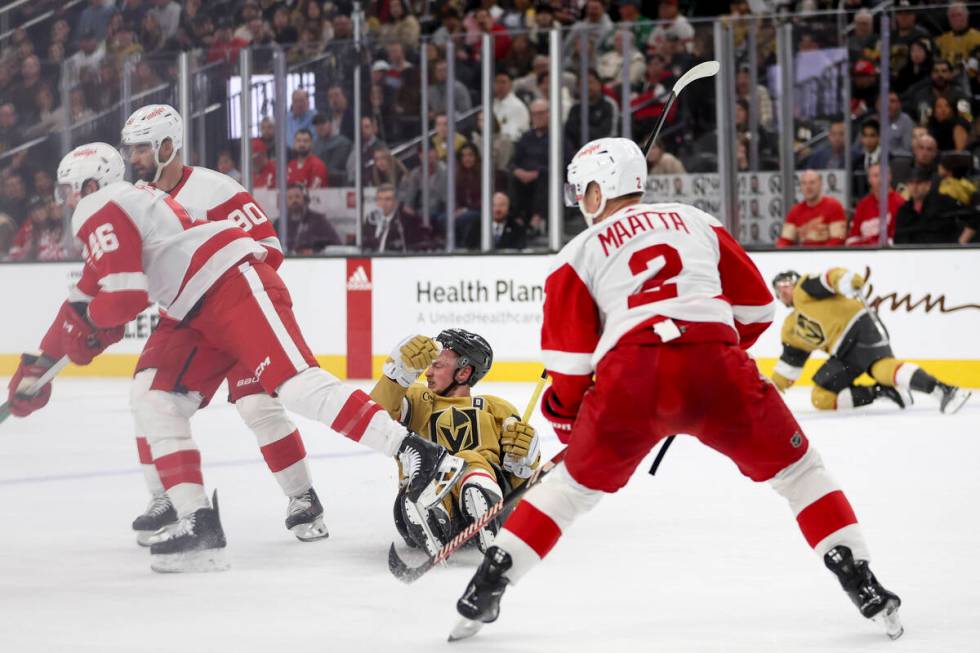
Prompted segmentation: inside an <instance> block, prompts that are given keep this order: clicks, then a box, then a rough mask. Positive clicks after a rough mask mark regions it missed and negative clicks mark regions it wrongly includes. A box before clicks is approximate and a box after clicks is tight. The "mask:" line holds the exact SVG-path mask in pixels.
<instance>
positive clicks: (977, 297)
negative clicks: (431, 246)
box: [0, 250, 980, 386]
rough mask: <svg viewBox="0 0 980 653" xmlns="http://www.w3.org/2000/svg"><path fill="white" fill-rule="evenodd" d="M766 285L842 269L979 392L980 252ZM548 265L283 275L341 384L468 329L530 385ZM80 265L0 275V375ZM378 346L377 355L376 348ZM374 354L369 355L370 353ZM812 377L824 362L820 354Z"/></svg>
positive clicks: (917, 348) (103, 367) (95, 369)
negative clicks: (411, 343)
mask: <svg viewBox="0 0 980 653" xmlns="http://www.w3.org/2000/svg"><path fill="white" fill-rule="evenodd" d="M752 258H753V260H754V261H755V262H756V264H757V265H758V266H759V268H760V270H761V271H762V274H763V276H764V277H765V278H766V279H767V280H768V279H771V278H772V276H773V275H774V274H776V273H777V272H780V271H783V270H788V269H793V270H797V271H798V272H801V273H806V272H821V271H823V270H825V269H827V268H829V267H834V266H843V267H847V268H850V269H852V270H854V271H856V272H860V273H862V274H868V275H869V289H870V296H869V302H870V303H871V304H873V305H878V306H879V309H880V315H881V318H882V320H883V322H884V323H885V325H886V326H887V328H888V330H889V332H890V334H891V339H892V344H893V348H894V350H895V353H896V355H897V356H898V357H899V358H904V359H911V360H916V361H926V362H927V364H929V365H930V366H931V367H930V369H931V370H933V371H934V372H935V373H936V374H939V375H941V376H945V377H946V378H948V379H949V380H950V381H952V382H958V383H961V384H964V385H971V386H980V345H978V344H977V340H976V334H977V333H980V291H978V290H977V286H976V279H980V252H978V251H977V250H917V251H908V250H906V251H881V252H878V251H839V250H838V251H827V252H812V251H811V252H792V251H779V252H760V253H753V254H752ZM550 260H551V257H548V256H516V255H515V256H465V257H462V256H461V257H427V258H418V257H413V258H388V257H385V258H375V259H290V260H287V262H286V263H285V264H284V265H283V267H282V269H281V272H282V275H283V277H284V279H285V280H286V283H287V285H288V286H289V290H290V293H291V295H292V298H293V304H294V310H295V312H296V316H297V319H298V321H299V324H300V326H301V327H302V329H303V333H304V334H305V336H306V339H307V341H308V342H309V344H310V347H311V348H312V349H313V351H314V352H315V353H316V354H317V356H318V358H319V360H320V362H321V364H322V365H324V367H326V368H327V369H329V370H330V371H331V372H333V373H335V374H337V375H338V376H342V377H351V378H362V377H363V376H365V375H366V372H367V370H368V369H370V370H371V373H372V374H373V375H375V376H376V375H377V374H379V373H380V369H381V365H382V363H383V361H384V358H385V356H386V355H387V353H388V352H389V351H390V350H391V349H392V348H393V347H394V346H395V345H396V344H397V343H398V342H399V341H401V340H402V339H403V338H405V337H406V336H408V335H412V334H416V333H425V334H430V335H435V334H436V333H438V332H439V331H440V330H442V329H445V328H450V327H461V328H465V329H468V330H471V331H476V332H479V333H480V334H482V335H483V336H484V337H486V338H487V340H489V342H490V343H491V345H492V346H493V348H494V353H495V365H494V368H493V370H492V371H491V373H490V377H488V378H490V379H493V380H498V381H524V380H528V379H533V378H534V376H535V375H536V374H537V372H536V370H540V367H539V363H538V361H539V360H540V349H539V334H540V326H541V309H542V304H543V299H544V279H545V276H546V274H547V271H548V267H549V265H550ZM79 268H80V266H79V265H78V264H36V265H4V266H0V279H2V287H3V288H4V289H5V292H6V293H7V296H8V297H9V298H10V300H8V301H9V304H8V305H9V306H12V307H17V308H16V313H10V315H11V317H13V316H14V315H16V317H15V318H13V319H11V318H8V319H7V320H6V321H5V325H4V328H3V330H2V335H0V373H3V374H10V373H12V371H13V369H14V367H15V365H16V360H17V354H18V352H21V351H32V350H35V349H36V347H37V344H38V342H39V341H40V338H41V336H42V335H43V333H44V330H45V329H46V328H47V326H48V324H49V322H50V320H51V319H52V317H53V316H54V314H55V312H56V311H57V308H58V305H59V304H60V303H61V301H63V298H64V297H65V292H66V288H67V286H68V284H69V283H71V282H72V280H73V279H74V278H75V275H77V274H78V270H79ZM787 313H788V309H785V308H783V307H782V306H780V307H779V308H778V310H777V318H776V319H777V324H776V325H774V326H773V327H772V328H770V329H769V330H768V331H767V332H766V333H765V334H764V335H763V337H762V338H760V340H759V342H758V343H757V344H756V345H755V346H754V347H753V348H752V350H751V353H752V355H753V356H755V357H756V358H757V359H758V360H759V364H760V367H761V368H762V370H763V371H766V372H768V371H769V370H771V369H772V366H773V365H774V364H775V360H776V358H777V357H778V356H779V353H780V351H781V346H780V343H779V329H778V326H779V325H781V323H782V320H783V318H785V316H786V315H787ZM156 319H157V317H156V311H155V309H151V310H148V311H147V312H145V313H144V314H143V315H141V316H140V317H139V318H138V319H137V320H135V321H133V322H131V323H130V324H129V325H128V326H127V333H126V338H125V340H123V342H121V343H119V344H117V345H114V346H113V347H112V348H111V349H110V350H109V352H108V355H106V356H104V357H103V360H101V361H99V360H97V361H96V363H94V364H93V365H92V366H91V367H89V368H87V369H79V370H74V371H73V372H74V373H82V374H94V375H115V376H125V375H128V374H130V373H132V368H133V364H134V363H135V360H136V355H137V354H138V353H139V351H140V350H141V348H142V346H143V344H144V343H145V342H146V338H147V337H148V336H149V333H150V330H151V329H152V327H153V325H154V324H155V320H156ZM369 343H370V344H369ZM368 347H370V350H371V351H370V352H368V351H366V349H367V348H368ZM813 359H814V361H813V362H812V363H811V364H810V366H808V368H807V370H808V372H810V373H812V370H813V369H814V364H818V363H819V362H820V361H822V359H823V356H822V355H821V354H816V355H815V356H814V357H813Z"/></svg>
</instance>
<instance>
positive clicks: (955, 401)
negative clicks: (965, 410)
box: [932, 382, 973, 415]
mask: <svg viewBox="0 0 980 653" xmlns="http://www.w3.org/2000/svg"><path fill="white" fill-rule="evenodd" d="M932 394H933V396H935V397H937V398H938V399H939V412H941V413H943V414H944V415H952V414H953V413H955V412H956V411H958V410H959V409H960V408H962V407H963V404H965V403H966V400H967V399H969V398H970V397H971V396H972V395H973V393H972V392H970V391H969V390H964V389H963V388H957V387H956V386H955V385H946V384H945V383H942V382H939V383H936V389H935V390H933V391H932Z"/></svg>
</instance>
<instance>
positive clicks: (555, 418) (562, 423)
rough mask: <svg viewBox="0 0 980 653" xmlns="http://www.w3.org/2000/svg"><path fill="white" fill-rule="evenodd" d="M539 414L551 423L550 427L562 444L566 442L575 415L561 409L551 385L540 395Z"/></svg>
mask: <svg viewBox="0 0 980 653" xmlns="http://www.w3.org/2000/svg"><path fill="white" fill-rule="evenodd" d="M541 414H542V415H544V417H545V419H547V420H548V422H549V423H550V424H551V428H553V429H555V433H556V434H557V435H558V439H559V440H561V442H562V443H563V444H567V443H568V438H569V436H571V434H572V424H574V423H575V415H569V414H567V412H565V411H564V410H563V408H562V406H561V404H560V403H559V402H558V399H557V398H556V397H555V390H554V388H553V387H552V386H548V389H547V390H545V391H544V396H543V397H541Z"/></svg>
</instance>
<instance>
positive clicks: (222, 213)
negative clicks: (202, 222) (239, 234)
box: [207, 180, 284, 269]
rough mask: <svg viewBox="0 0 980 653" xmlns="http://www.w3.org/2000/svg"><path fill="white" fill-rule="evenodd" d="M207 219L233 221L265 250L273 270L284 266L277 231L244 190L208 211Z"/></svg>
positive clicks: (255, 201)
mask: <svg viewBox="0 0 980 653" xmlns="http://www.w3.org/2000/svg"><path fill="white" fill-rule="evenodd" d="M229 181H230V180H229ZM232 183H234V182H232ZM236 185H237V184H236ZM207 218H208V220H211V221H215V220H232V221H233V222H234V223H235V224H236V225H238V226H239V227H241V228H242V229H243V230H244V231H245V232H246V233H247V234H248V235H249V236H251V237H252V240H254V241H255V242H257V243H258V244H260V245H262V247H264V248H265V250H266V257H265V262H266V263H268V264H269V265H271V266H272V267H273V269H278V268H279V266H280V265H281V264H282V261H283V258H284V256H283V253H282V244H281V243H280V242H279V236H278V234H277V233H276V229H275V227H274V226H273V225H272V221H271V220H269V218H268V216H267V215H266V214H265V211H263V210H262V207H261V206H259V203H258V201H257V200H256V199H255V198H254V197H253V196H252V194H251V193H249V192H248V191H247V190H245V189H244V188H241V187H240V190H239V191H238V192H237V193H235V194H233V195H232V196H231V197H229V198H228V199H227V200H225V201H224V202H222V203H221V204H219V205H217V206H215V207H214V208H212V209H210V210H208V213H207Z"/></svg>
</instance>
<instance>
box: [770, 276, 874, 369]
mask: <svg viewBox="0 0 980 653" xmlns="http://www.w3.org/2000/svg"><path fill="white" fill-rule="evenodd" d="M845 272H846V270H845V269H843V268H833V269H832V270H830V271H829V272H827V273H826V274H824V275H817V276H811V275H804V276H803V277H802V278H801V279H800V280H799V281H798V282H797V284H796V287H795V288H793V311H792V312H791V313H790V314H789V315H788V316H787V317H786V321H785V322H783V330H782V341H783V345H789V346H791V347H795V348H796V349H802V350H803V351H806V352H813V351H815V350H817V349H819V350H821V351H824V352H827V353H828V354H833V353H835V351H836V350H837V346H838V344H839V343H840V341H841V338H842V337H843V336H844V334H846V333H847V330H848V329H849V328H850V327H851V325H853V324H854V322H855V321H856V320H857V318H858V316H859V315H860V314H861V313H863V312H864V305H863V304H861V302H859V301H858V300H856V299H851V298H849V297H844V296H843V295H839V294H837V292H836V290H834V288H836V286H837V280H838V279H839V278H840V277H841V275H843V274H844V273H845ZM828 286H829V287H828Z"/></svg>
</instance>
